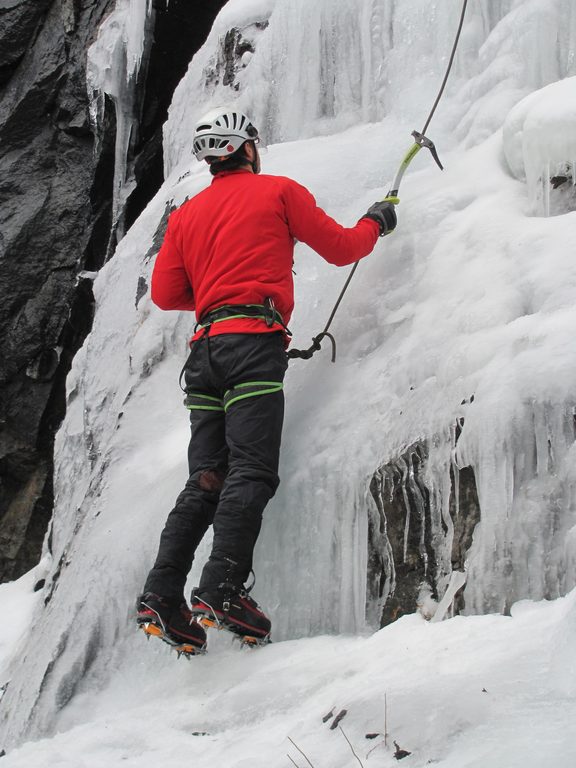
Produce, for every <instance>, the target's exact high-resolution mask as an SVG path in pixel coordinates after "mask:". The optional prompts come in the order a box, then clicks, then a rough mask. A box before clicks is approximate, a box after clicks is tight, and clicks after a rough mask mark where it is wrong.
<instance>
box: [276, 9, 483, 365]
mask: <svg viewBox="0 0 576 768" xmlns="http://www.w3.org/2000/svg"><path fill="white" fill-rule="evenodd" d="M467 5H468V0H464V2H463V4H462V12H461V13H460V23H459V24H458V29H457V31H456V37H455V38H454V45H453V46H452V52H451V54H450V59H449V61H448V66H447V67H446V72H445V74H444V79H443V80H442V85H441V86H440V90H439V91H438V95H437V96H436V100H435V101H434V104H433V105H432V109H431V110H430V113H429V115H428V117H427V118H426V122H425V123H424V128H422V131H412V136H413V138H414V144H412V146H411V147H410V149H409V150H408V151H407V152H406V154H405V155H404V157H403V158H402V162H401V163H400V165H399V167H398V170H397V172H396V175H395V176H394V180H393V182H392V186H391V188H390V190H389V191H388V194H387V195H386V197H385V198H384V200H383V201H382V202H389V203H393V204H394V205H398V203H399V202H400V199H399V197H398V190H399V189H400V184H401V182H402V178H403V176H404V174H405V173H406V170H407V169H408V166H409V165H410V163H411V162H412V160H413V159H414V158H415V157H416V155H417V154H418V152H419V151H420V150H421V149H422V148H423V147H424V148H425V149H429V150H430V154H431V155H432V157H433V159H434V161H435V163H436V164H437V165H438V167H439V168H440V170H444V169H443V167H442V164H441V162H440V159H439V158H438V153H437V152H436V147H435V146H434V143H433V142H432V141H431V140H430V139H429V138H427V136H426V131H427V130H428V126H429V125H430V122H431V120H432V118H433V117H434V113H435V112H436V108H437V106H438V104H439V103H440V99H441V98H442V94H443V93H444V89H445V87H446V83H447V82H448V77H449V76H450V71H451V70H452V64H453V63H454V58H455V56H456V51H457V49H458V43H459V41H460V34H461V32H462V27H463V26H464V17H465V15H466V6H467ZM359 263H360V262H359V261H357V262H356V263H355V264H354V266H353V267H352V269H351V270H350V274H349V275H348V277H347V279H346V282H345V283H344V287H343V288H342V290H341V291H340V295H339V296H338V299H337V301H336V304H335V305H334V309H333V310H332V312H331V314H330V317H329V318H328V322H327V323H326V325H325V326H324V330H323V331H322V332H321V333H319V334H318V335H317V336H314V337H313V338H312V344H311V346H310V347H308V349H291V350H289V351H288V357H289V358H290V359H294V358H301V359H303V360H309V359H310V358H311V357H312V355H313V354H314V353H315V352H317V351H318V350H319V349H320V348H321V343H322V340H323V339H324V338H328V339H330V342H331V343H332V362H333V363H334V362H336V339H335V338H334V336H333V335H332V334H331V333H329V329H330V326H331V324H332V320H333V319H334V315H335V314H336V312H337V310H338V307H339V306H340V303H341V301H342V299H343V298H344V294H345V293H346V291H347V289H348V286H349V285H350V282H351V280H352V278H353V277H354V273H355V272H356V269H357V267H358V264H359Z"/></svg>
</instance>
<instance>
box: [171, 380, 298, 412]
mask: <svg viewBox="0 0 576 768" xmlns="http://www.w3.org/2000/svg"><path fill="white" fill-rule="evenodd" d="M283 389H284V384H283V383H282V382H281V381H244V382H242V384H236V386H235V387H232V389H229V390H228V391H227V392H225V394H224V397H223V398H222V399H220V398H219V397H214V396H213V395H207V394H205V393H204V392H189V393H188V394H187V395H186V397H185V398H184V405H185V406H186V408H188V410H189V411H220V412H226V411H227V410H228V408H230V406H231V405H233V404H234V403H237V402H238V401H239V400H245V399H246V398H248V397H259V396H260V395H271V394H274V393H276V392H281V391H282V390H283Z"/></svg>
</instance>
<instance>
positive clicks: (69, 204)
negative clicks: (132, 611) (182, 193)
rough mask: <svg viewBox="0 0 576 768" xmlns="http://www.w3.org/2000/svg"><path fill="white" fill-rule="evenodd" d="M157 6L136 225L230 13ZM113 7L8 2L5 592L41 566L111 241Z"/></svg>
mask: <svg viewBox="0 0 576 768" xmlns="http://www.w3.org/2000/svg"><path fill="white" fill-rule="evenodd" d="M209 5H210V7H209V8H205V7H202V8H200V9H199V8H198V6H197V4H191V3H189V2H185V0H171V1H170V2H169V3H167V2H166V0H154V3H153V9H152V14H153V17H152V22H153V25H152V28H153V33H152V39H150V40H148V52H147V67H146V69H145V77H144V78H143V79H142V81H141V82H139V83H138V85H137V87H138V88H139V89H141V105H142V120H141V124H140V130H139V132H138V135H136V136H135V137H134V141H133V143H132V146H131V148H130V154H131V156H130V158H129V161H130V163H131V166H130V167H131V169H132V171H133V172H134V174H135V177H136V180H137V182H138V183H137V186H136V188H135V190H134V192H133V193H132V196H131V197H130V199H129V200H128V204H127V212H126V219H127V223H128V225H129V224H130V223H132V222H133V221H134V220H135V218H136V217H137V216H138V215H139V213H140V212H141V211H142V210H143V208H144V207H145V206H146V204H147V203H148V201H149V200H150V199H151V198H152V196H153V195H154V194H155V192H156V191H157V189H158V188H159V186H160V185H161V183H162V145H161V126H162V123H163V122H164V120H165V118H166V113H167V108H168V105H169V103H170V100H171V98H172V92H173V90H174V88H175V87H176V85H177V83H178V81H179V80H180V78H181V77H182V75H183V74H184V72H185V70H186V67H187V65H188V63H189V61H190V58H191V57H192V55H193V53H194V52H195V50H197V49H198V47H200V45H201V44H202V43H203V41H204V40H205V38H206V36H207V34H208V32H209V29H210V27H211V25H212V22H213V20H214V18H215V16H216V14H217V12H218V10H219V9H220V8H221V7H222V6H223V5H224V2H221V1H220V2H215V3H210V4H209ZM113 8H114V0H3V1H2V2H0V297H1V299H2V300H1V301H0V336H1V339H2V348H1V353H0V581H6V580H10V579H13V578H17V577H18V576H19V575H20V574H22V573H24V572H25V571H26V570H27V569H28V568H30V567H31V566H32V565H34V563H35V562H37V560H38V557H39V554H40V550H41V546H42V540H43V537H44V534H45V531H46V527H47V525H48V522H49V519H50V515H51V512H52V506H53V492H52V473H53V463H52V451H53V437H54V432H55V430H56V429H57V428H58V426H59V424H60V422H61V420H62V418H63V416H64V409H65V379H66V375H67V373H68V371H69V368H70V365H71V362H72V358H73V356H74V354H75V352H76V351H77V350H78V349H79V347H80V346H81V345H82V343H83V341H84V339H85V337H86V335H87V333H88V332H89V330H90V328H91V324H92V316H93V310H94V299H93V295H92V280H91V273H95V272H97V270H98V269H99V268H100V267H101V266H102V265H103V263H104V261H105V259H106V255H107V247H108V244H109V242H110V237H111V226H112V223H111V203H112V184H113V175H114V141H115V131H116V119H115V113H114V108H113V105H112V104H111V103H110V104H108V103H107V104H106V105H105V110H104V119H103V121H102V123H101V124H100V125H99V128H98V130H99V136H98V141H96V137H95V136H94V133H93V129H92V126H91V124H90V121H89V113H88V97H87V89H86V71H85V69H86V52H87V49H88V47H89V46H90V44H91V43H92V42H93V40H94V38H95V36H96V33H97V29H98V26H99V25H100V23H101V22H102V20H103V19H104V18H105V16H106V15H107V14H108V13H109V12H110V11H111V10H113Z"/></svg>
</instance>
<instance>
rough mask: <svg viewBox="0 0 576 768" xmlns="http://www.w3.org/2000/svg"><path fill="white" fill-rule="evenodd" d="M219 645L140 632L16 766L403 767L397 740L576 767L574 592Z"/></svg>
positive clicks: (223, 640) (421, 756)
mask: <svg viewBox="0 0 576 768" xmlns="http://www.w3.org/2000/svg"><path fill="white" fill-rule="evenodd" d="M28 582H29V580H28ZM28 582H27V581H26V580H24V581H23V582H22V583H19V584H18V588H17V589H18V591H19V594H20V595H22V596H25V595H26V599H25V601H24V602H25V604H24V608H23V609H21V610H23V611H26V610H27V606H26V602H28V603H29V602H30V587H31V585H30V584H29V583H28ZM10 590H12V591H16V587H14V588H8V587H2V588H0V614H2V615H5V611H6V609H8V610H9V611H10V613H11V615H12V616H14V618H15V619H18V618H20V615H21V610H20V609H19V610H14V606H13V605H12V604H11V603H10V602H9V601H10V600H12V599H13V597H12V594H10ZM209 639H210V641H211V651H210V652H209V654H207V655H206V656H204V657H197V658H194V659H192V660H190V661H189V662H187V661H184V660H183V659H181V660H179V661H177V660H176V655H175V654H174V653H173V652H171V651H170V650H169V649H168V647H167V646H164V645H162V644H161V643H160V642H158V641H156V642H150V643H149V644H147V643H145V642H144V636H143V635H142V637H135V638H134V641H133V644H132V647H131V652H130V654H127V655H126V656H125V657H124V659H123V661H122V663H121V664H119V665H118V666H116V665H114V666H113V674H112V676H111V680H110V682H109V684H108V685H107V686H106V687H105V688H104V690H102V691H101V692H100V693H99V694H97V695H94V693H93V692H90V693H86V694H85V695H79V696H77V697H76V699H75V700H74V703H73V704H72V705H71V706H70V707H69V708H68V710H67V714H66V717H65V718H64V720H63V721H62V723H61V729H62V732H61V733H59V734H57V735H55V736H54V737H53V738H51V739H44V740H40V741H38V742H31V743H28V744H26V745H24V746H23V747H21V748H20V749H16V750H14V751H13V752H11V753H10V754H9V755H7V756H6V757H4V758H3V760H2V766H3V768H103V767H104V766H106V768H120V766H125V768H132V767H133V768H141V766H142V765H143V764H146V765H154V766H155V767H156V768H173V766H175V765H182V766H185V765H190V766H196V765H198V766H204V765H206V766H217V767H218V768H283V767H284V766H285V767H286V768H289V767H290V766H291V765H294V764H296V765H298V766H300V767H301V768H305V766H306V765H310V764H311V765H313V766H314V768H349V767H350V766H354V765H359V764H362V765H364V766H366V768H369V766H375V768H377V767H378V766H381V767H382V768H385V766H393V765H397V759H396V758H395V757H394V753H395V752H396V747H395V746H394V742H396V744H397V746H398V748H399V749H402V750H405V751H407V752H410V753H411V754H410V755H408V756H406V757H405V758H402V759H403V760H404V761H403V762H402V765H405V766H406V768H424V766H427V765H435V766H438V768H573V767H574V765H576V738H575V735H576V734H575V730H574V723H575V722H576V674H575V673H576V660H575V657H574V647H575V644H576V591H574V592H572V593H570V594H569V595H568V596H567V597H565V598H559V599H558V600H555V601H553V602H549V603H547V602H541V603H533V602H528V601H524V602H521V603H517V604H516V605H514V606H513V609H512V615H511V617H504V616H500V615H488V616H467V617H456V618H453V619H450V620H448V621H444V622H440V623H430V622H427V621H425V620H424V619H423V618H422V617H421V616H420V615H414V616H406V617H404V618H403V619H400V620H399V621H398V622H396V623H395V624H393V625H391V626H389V627H387V628H385V629H382V630H380V631H379V632H376V633H375V634H373V635H371V636H369V635H363V636H345V635H340V636H325V635H324V636H318V637H314V638H309V639H301V640H291V641H284V642H280V643H276V644H272V645H269V646H267V647H265V648H262V649H259V650H256V651H253V650H250V649H241V648H239V647H237V646H236V644H235V643H234V642H233V641H232V640H231V639H230V636H229V635H224V634H222V635H219V634H218V633H216V631H215V630H212V632H211V634H210V638H209ZM3 649H4V650H6V647H5V645H4V646H3ZM342 710H346V714H345V716H344V717H343V718H342V719H341V720H340V722H339V726H338V727H336V728H335V729H331V728H330V725H331V724H332V723H333V722H334V719H335V718H336V717H337V716H338V714H339V713H340V712H341V711H342ZM329 713H332V714H333V716H332V718H330V719H328V720H327V721H326V722H323V718H324V716H326V715H328V714H329ZM366 734H379V735H377V736H376V737H375V738H374V739H367V738H366ZM385 734H386V739H385V738H384V736H385ZM347 740H349V742H350V744H351V745H352V746H350V745H349V744H348V741H347ZM352 749H353V750H354V751H355V752H356V754H357V756H358V757H357V758H356V757H354V754H353V752H352ZM299 750H301V751H302V752H304V753H305V755H306V756H307V758H308V761H309V762H308V761H307V760H306V759H305V758H304V757H303V756H302V754H301V752H300V751H299ZM288 756H290V757H291V758H292V762H291V761H290V759H289V757H288Z"/></svg>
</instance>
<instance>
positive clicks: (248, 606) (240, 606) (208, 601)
mask: <svg viewBox="0 0 576 768" xmlns="http://www.w3.org/2000/svg"><path fill="white" fill-rule="evenodd" d="M191 603H192V605H191V613H192V615H193V616H195V617H196V618H197V619H198V621H199V622H200V623H201V624H202V625H203V626H204V627H216V628H217V629H227V630H229V631H230V632H233V633H234V634H235V635H238V636H239V637H240V639H241V640H242V641H243V642H244V643H246V644H247V645H265V644H266V643H269V642H270V629H271V623H270V619H269V618H268V617H267V616H266V614H265V613H264V612H263V611H262V609H261V608H260V606H259V605H258V603H257V602H256V601H255V600H253V599H252V598H251V597H249V595H248V593H247V592H246V590H244V589H239V590H237V591H234V592H231V591H229V590H227V591H224V590H220V589H216V590H214V591H213V592H201V593H200V594H198V593H197V592H196V590H193V592H192V598H191Z"/></svg>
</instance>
